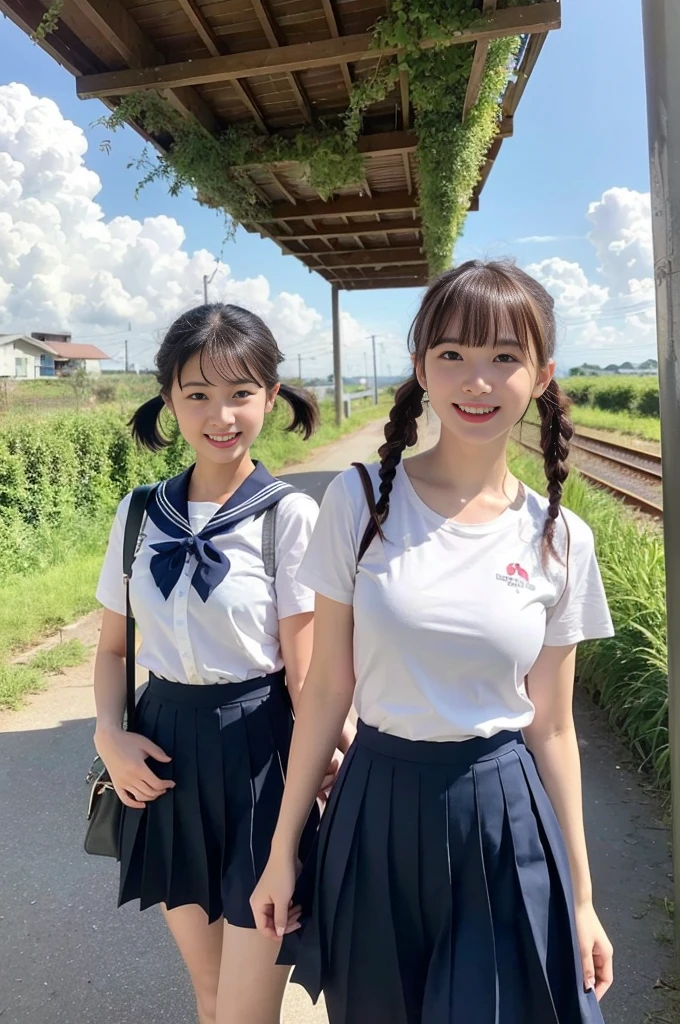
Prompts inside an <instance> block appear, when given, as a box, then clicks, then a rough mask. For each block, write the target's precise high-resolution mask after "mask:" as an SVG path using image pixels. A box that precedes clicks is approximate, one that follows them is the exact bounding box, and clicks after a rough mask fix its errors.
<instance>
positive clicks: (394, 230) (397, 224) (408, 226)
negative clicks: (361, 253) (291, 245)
mask: <svg viewBox="0 0 680 1024" xmlns="http://www.w3.org/2000/svg"><path fill="white" fill-rule="evenodd" d="M421 226H422V224H421V221H420V218H419V217H416V218H411V217H402V218H400V219H399V220H382V221H380V223H379V224H376V222H375V221H364V222H363V223H360V224H357V222H356V221H354V222H353V223H352V222H350V223H348V224H338V225H337V226H336V227H329V226H328V225H324V224H317V226H316V230H315V231H314V232H313V233H312V232H309V231H305V230H303V229H301V228H299V227H296V228H295V229H294V231H293V233H292V234H291V235H287V236H286V237H287V238H288V239H289V240H290V241H293V240H296V241H302V240H303V239H305V238H346V237H347V236H350V237H351V236H361V235H385V234H390V235H392V234H399V233H400V232H404V231H416V232H419V231H420V229H421Z"/></svg>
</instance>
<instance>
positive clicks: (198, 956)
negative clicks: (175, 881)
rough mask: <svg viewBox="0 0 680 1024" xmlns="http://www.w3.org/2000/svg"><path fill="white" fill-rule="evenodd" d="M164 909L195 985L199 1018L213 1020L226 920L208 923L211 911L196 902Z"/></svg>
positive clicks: (211, 1023) (210, 1022) (202, 1021)
mask: <svg viewBox="0 0 680 1024" xmlns="http://www.w3.org/2000/svg"><path fill="white" fill-rule="evenodd" d="M162 910H163V916H164V917H165V920H166V923H167V925H168V928H169V929H170V932H171V933H172V936H173V938H174V940H175V942H176V943H177V947H178V949H179V951H180V953H181V954H182V959H183V960H184V963H185V964H186V965H187V969H188V971H189V976H190V978H191V983H192V985H193V986H194V992H195V995H196V1005H197V1009H198V1019H199V1022H200V1024H214V1021H215V1014H216V1007H217V989H218V985H219V979H220V964H221V960H222V935H223V928H224V922H223V921H222V920H221V919H220V920H219V921H215V922H214V924H208V915H207V914H206V913H205V911H204V910H203V909H202V908H201V907H199V906H196V905H195V904H191V905H190V906H186V907H176V908H175V909H174V910H167V909H166V907H164V906H163V907H162Z"/></svg>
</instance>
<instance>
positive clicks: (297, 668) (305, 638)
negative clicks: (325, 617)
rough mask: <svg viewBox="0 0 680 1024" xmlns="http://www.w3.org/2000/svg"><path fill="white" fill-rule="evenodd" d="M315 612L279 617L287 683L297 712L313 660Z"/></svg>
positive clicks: (280, 639)
mask: <svg viewBox="0 0 680 1024" xmlns="http://www.w3.org/2000/svg"><path fill="white" fill-rule="evenodd" d="M313 640H314V613H313V612H304V613H302V614H300V615H289V616H287V617H286V618H285V619H279V641H280V643H281V655H282V657H283V664H284V665H285V666H286V683H287V685H288V692H289V693H290V699H291V703H292V705H293V711H295V712H297V707H298V702H299V700H300V692H301V690H302V684H303V682H304V681H305V676H306V675H307V672H308V670H309V663H310V661H311V660H312V643H313Z"/></svg>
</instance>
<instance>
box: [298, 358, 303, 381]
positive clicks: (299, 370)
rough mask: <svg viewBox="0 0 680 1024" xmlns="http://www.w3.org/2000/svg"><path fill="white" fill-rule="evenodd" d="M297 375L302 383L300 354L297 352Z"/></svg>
mask: <svg viewBox="0 0 680 1024" xmlns="http://www.w3.org/2000/svg"><path fill="white" fill-rule="evenodd" d="M298 377H299V378H300V383H302V355H301V354H300V353H299V352H298Z"/></svg>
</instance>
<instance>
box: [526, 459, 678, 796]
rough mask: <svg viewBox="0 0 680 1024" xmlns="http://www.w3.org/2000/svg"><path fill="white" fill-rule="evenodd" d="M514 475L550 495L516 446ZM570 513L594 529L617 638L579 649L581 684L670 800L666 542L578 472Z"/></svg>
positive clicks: (568, 496)
mask: <svg viewBox="0 0 680 1024" xmlns="http://www.w3.org/2000/svg"><path fill="white" fill-rule="evenodd" d="M513 448H514V452H515V454H514V456H513V458H512V463H511V464H512V469H513V472H514V473H515V474H516V475H517V476H519V477H520V478H521V479H522V480H524V481H526V483H527V484H528V485H529V486H530V487H533V488H534V489H535V490H537V491H539V492H540V493H542V494H545V476H544V474H543V467H542V464H541V462H540V460H539V459H538V458H536V457H534V456H532V455H526V454H524V453H520V451H519V449H518V448H517V447H516V446H513ZM565 505H567V506H568V507H569V508H571V509H573V511H574V512H576V513H577V514H578V515H579V516H581V517H582V518H583V519H585V520H586V522H588V523H589V524H590V526H591V527H592V529H593V532H594V534H595V543H596V548H597V554H598V559H599V563H600V568H601V570H602V577H603V580H604V585H605V588H606V591H607V597H608V599H609V606H610V608H611V613H612V618H613V620H614V627H615V629H616V636H615V637H613V638H612V639H610V640H596V641H591V642H588V643H584V644H582V645H580V647H579V662H578V671H579V679H580V684H581V685H582V686H584V687H585V689H586V690H587V691H588V692H589V693H590V694H591V696H592V697H593V698H594V699H595V701H596V702H597V703H598V704H599V705H600V706H601V707H603V708H604V709H605V710H606V711H607V714H608V716H609V721H610V724H611V725H612V727H613V728H614V730H615V731H616V732H617V733H618V734H619V735H620V736H621V737H622V738H623V739H624V740H625V741H626V743H627V744H628V746H629V747H630V749H631V750H632V751H633V753H634V754H635V756H636V758H637V760H638V763H639V764H640V765H641V766H644V767H645V769H646V770H647V771H648V772H649V774H650V776H651V778H652V779H653V781H654V783H655V785H657V786H658V787H659V788H660V789H662V790H663V791H664V792H666V793H667V792H668V791H669V788H670V765H669V751H668V663H667V645H666V605H665V575H664V552H663V538H662V537H661V536H660V535H659V533H658V532H657V531H652V530H646V529H645V528H644V526H642V525H641V524H640V522H639V521H638V520H637V519H635V518H633V516H631V515H630V514H629V513H628V511H627V510H626V509H625V508H624V506H623V505H622V504H621V503H620V502H619V501H617V500H616V499H615V498H613V497H611V496H610V495H608V494H605V493H604V492H603V491H600V490H596V489H594V488H592V487H590V486H589V485H588V484H587V483H586V482H585V481H584V480H583V478H582V477H580V476H579V475H578V472H573V473H572V474H571V475H570V476H569V478H568V480H567V483H566V487H565Z"/></svg>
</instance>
